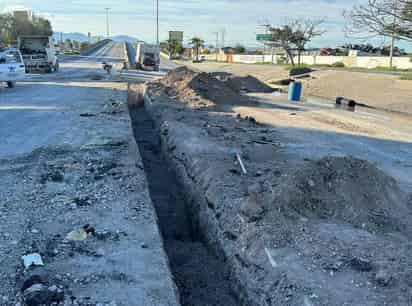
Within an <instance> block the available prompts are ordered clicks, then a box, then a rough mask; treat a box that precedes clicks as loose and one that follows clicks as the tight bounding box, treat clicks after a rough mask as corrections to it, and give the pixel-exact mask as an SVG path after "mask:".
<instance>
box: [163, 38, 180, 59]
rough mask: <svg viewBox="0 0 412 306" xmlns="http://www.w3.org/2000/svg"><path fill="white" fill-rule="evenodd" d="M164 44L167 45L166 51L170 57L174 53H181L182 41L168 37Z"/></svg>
mask: <svg viewBox="0 0 412 306" xmlns="http://www.w3.org/2000/svg"><path fill="white" fill-rule="evenodd" d="M166 46H167V51H168V52H169V54H170V56H171V57H173V56H174V55H178V54H182V53H183V46H182V43H181V42H180V41H178V40H175V39H169V40H167V41H166Z"/></svg>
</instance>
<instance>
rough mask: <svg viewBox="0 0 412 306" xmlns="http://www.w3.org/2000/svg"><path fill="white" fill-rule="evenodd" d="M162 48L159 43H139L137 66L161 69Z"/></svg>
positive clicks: (144, 68)
mask: <svg viewBox="0 0 412 306" xmlns="http://www.w3.org/2000/svg"><path fill="white" fill-rule="evenodd" d="M159 66H160V48H159V46H157V45H149V44H146V43H138V44H137V48H136V68H137V69H143V70H153V71H159Z"/></svg>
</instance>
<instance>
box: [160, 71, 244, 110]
mask: <svg viewBox="0 0 412 306" xmlns="http://www.w3.org/2000/svg"><path fill="white" fill-rule="evenodd" d="M157 85H161V86H162V87H163V88H164V91H165V93H166V94H167V95H168V96H169V97H171V98H172V99H173V100H178V101H180V102H183V103H185V104H187V105H189V106H192V107H211V106H216V105H241V104H245V103H248V98H247V97H244V96H241V95H240V94H239V93H238V92H236V91H234V90H233V89H232V88H231V87H229V86H228V85H227V84H225V83H224V82H222V81H220V80H218V79H216V78H214V77H212V76H210V75H209V74H207V73H204V72H202V73H197V72H194V71H192V70H190V69H188V68H187V67H179V68H177V69H174V70H172V71H170V72H169V73H168V74H167V75H166V77H165V78H163V79H161V80H160V81H158V82H157Z"/></svg>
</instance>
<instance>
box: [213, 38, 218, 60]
mask: <svg viewBox="0 0 412 306" xmlns="http://www.w3.org/2000/svg"><path fill="white" fill-rule="evenodd" d="M213 34H216V46H215V52H216V62H217V61H218V59H219V57H218V55H219V46H218V45H219V32H214V33H213Z"/></svg>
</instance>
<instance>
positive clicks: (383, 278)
mask: <svg viewBox="0 0 412 306" xmlns="http://www.w3.org/2000/svg"><path fill="white" fill-rule="evenodd" d="M391 281H392V275H390V273H389V272H388V271H386V270H384V269H380V270H379V271H378V272H377V273H376V274H375V282H376V283H378V284H379V285H381V286H384V287H386V286H388V285H389V284H390V283H391Z"/></svg>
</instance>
